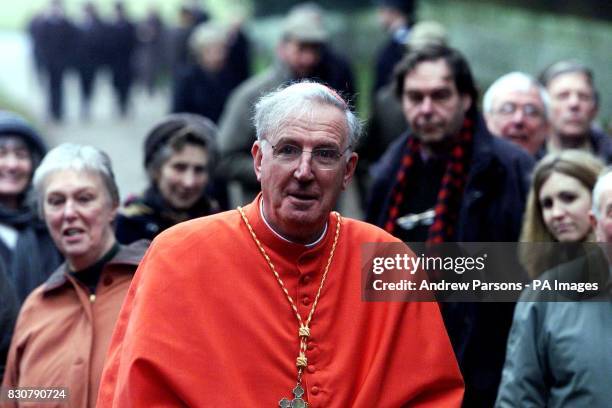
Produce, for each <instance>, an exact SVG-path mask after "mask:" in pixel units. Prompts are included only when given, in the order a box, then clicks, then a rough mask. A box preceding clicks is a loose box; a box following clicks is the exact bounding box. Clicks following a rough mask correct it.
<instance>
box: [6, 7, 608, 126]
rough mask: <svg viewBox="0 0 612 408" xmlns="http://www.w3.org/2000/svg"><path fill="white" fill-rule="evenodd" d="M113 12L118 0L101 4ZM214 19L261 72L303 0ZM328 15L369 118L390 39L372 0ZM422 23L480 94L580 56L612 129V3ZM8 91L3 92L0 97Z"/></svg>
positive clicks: (455, 12)
mask: <svg viewBox="0 0 612 408" xmlns="http://www.w3.org/2000/svg"><path fill="white" fill-rule="evenodd" d="M95 2H96V3H97V4H98V5H99V6H100V9H101V11H102V13H103V14H108V12H109V11H110V9H111V7H112V4H113V3H114V0H97V1H95ZM46 3H47V0H28V1H26V2H16V1H3V4H2V13H0V29H5V30H6V29H12V30H16V29H23V28H24V27H25V26H26V25H27V22H28V20H29V19H30V17H31V16H32V15H33V14H34V12H35V11H37V10H40V9H41V8H42V7H44V5H45V4H46ZM83 3H84V0H65V4H66V8H67V10H68V13H69V14H70V15H72V16H76V15H78V13H79V11H80V8H81V5H82V4H83ZM125 3H126V4H127V8H128V11H129V12H130V14H131V15H132V16H133V17H135V18H139V17H141V16H143V15H144V14H145V12H146V10H148V8H150V7H156V8H158V9H159V10H160V12H161V13H162V15H163V16H164V18H165V20H166V22H167V23H168V24H175V23H176V21H177V10H178V7H179V6H180V5H181V4H183V3H184V0H127V1H126V2H125ZM198 3H200V4H202V5H204V6H205V7H206V8H207V9H208V10H209V12H210V13H211V15H212V16H213V17H216V18H219V19H222V20H226V21H227V20H235V19H245V21H246V22H247V25H246V28H247V32H248V33H249V35H250V37H251V39H252V41H253V43H254V49H255V50H256V58H255V61H256V68H257V69H261V68H263V67H264V66H266V65H267V64H268V63H269V62H270V61H271V60H272V58H273V57H274V46H275V44H276V42H277V40H278V37H279V33H280V22H281V16H282V15H283V14H284V13H285V12H286V11H287V10H288V9H289V8H290V7H291V6H292V5H294V4H297V3H300V1H297V0H289V1H280V0H206V1H198ZM320 3H321V4H322V5H323V6H324V7H325V8H326V10H328V15H327V25H328V27H329V29H330V31H331V33H332V36H331V38H332V44H333V45H334V46H335V47H336V48H337V49H338V50H341V51H342V52H343V53H345V54H346V55H347V56H348V57H349V58H350V59H351V61H352V62H353V66H354V68H355V72H356V74H357V77H358V83H359V86H360V98H359V108H360V111H361V112H362V113H363V114H367V112H368V108H369V106H368V100H369V98H368V97H367V96H368V93H369V89H370V83H371V71H372V62H373V59H374V54H375V52H376V50H377V49H378V47H379V46H380V44H381V42H382V41H383V40H384V38H385V35H384V33H383V32H382V30H381V28H380V27H379V25H378V21H377V18H376V12H375V7H374V1H373V0H332V1H325V2H320ZM417 19H418V20H436V21H438V22H440V23H442V24H443V25H444V26H445V27H446V28H447V30H448V34H449V38H450V42H451V44H452V45H453V46H455V47H457V48H458V49H460V50H461V51H462V52H463V53H464V54H465V55H466V56H467V58H468V60H469V61H470V63H471V66H472V68H473V71H474V74H475V76H476V78H477V80H478V83H479V85H480V88H481V90H485V89H486V87H487V86H488V85H489V84H490V83H491V82H492V81H493V80H494V79H495V78H497V77H499V76H500V75H502V74H504V73H507V72H510V71H513V70H522V71H525V72H528V73H531V74H534V75H537V74H538V73H539V72H540V71H541V70H542V69H543V68H545V67H546V66H547V65H549V64H551V63H552V62H554V61H557V60H559V59H565V58H577V59H579V60H582V61H583V62H585V63H586V64H588V65H590V66H591V67H593V69H594V72H595V81H596V85H597V86H598V88H599V90H600V94H601V101H602V103H601V107H600V117H599V118H600V121H602V122H604V123H605V124H607V125H611V124H612V68H611V67H612V45H611V44H612V1H609V0H583V1H580V2H577V1H571V0H513V1H511V2H509V1H504V0H421V1H419V2H418V6H417ZM2 93H3V92H2V91H1V90H0V95H1V94H2Z"/></svg>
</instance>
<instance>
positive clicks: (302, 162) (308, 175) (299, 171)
mask: <svg viewBox="0 0 612 408" xmlns="http://www.w3.org/2000/svg"><path fill="white" fill-rule="evenodd" d="M293 175H294V177H295V178H296V179H298V180H300V181H308V180H311V179H312V178H313V177H314V174H313V173H312V152H309V151H303V152H302V155H301V156H300V158H299V159H298V163H297V167H296V169H295V171H294V173H293Z"/></svg>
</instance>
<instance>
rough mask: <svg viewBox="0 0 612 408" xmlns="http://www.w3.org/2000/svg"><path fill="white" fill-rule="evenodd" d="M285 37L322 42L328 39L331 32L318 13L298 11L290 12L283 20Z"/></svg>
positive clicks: (308, 41)
mask: <svg viewBox="0 0 612 408" xmlns="http://www.w3.org/2000/svg"><path fill="white" fill-rule="evenodd" d="M283 38H284V39H291V40H296V41H299V42H304V43H319V44H321V43H324V42H326V41H327V40H328V38H329V33H328V32H327V30H326V29H325V27H324V26H323V21H321V19H320V18H318V17H317V15H316V14H314V13H311V12H302V11H296V12H293V13H289V15H288V16H287V17H286V18H285V21H284V22H283Z"/></svg>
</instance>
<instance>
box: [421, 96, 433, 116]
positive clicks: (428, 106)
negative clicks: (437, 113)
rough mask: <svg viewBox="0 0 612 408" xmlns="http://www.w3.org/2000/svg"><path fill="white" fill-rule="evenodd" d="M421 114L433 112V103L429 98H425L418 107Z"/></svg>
mask: <svg viewBox="0 0 612 408" xmlns="http://www.w3.org/2000/svg"><path fill="white" fill-rule="evenodd" d="M419 108H420V110H421V112H422V113H431V112H432V111H433V101H432V99H431V96H425V97H424V98H423V100H422V101H421V104H420V105H419Z"/></svg>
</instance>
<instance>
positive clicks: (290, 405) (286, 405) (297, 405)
mask: <svg viewBox="0 0 612 408" xmlns="http://www.w3.org/2000/svg"><path fill="white" fill-rule="evenodd" d="M293 395H294V396H295V398H294V399H292V400H291V401H290V400H289V399H287V398H283V399H282V400H280V401H279V402H278V406H279V407H280V408H308V403H307V402H306V401H304V399H302V396H303V395H304V388H302V385H301V384H299V383H298V384H297V385H296V386H295V388H294V389H293Z"/></svg>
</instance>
